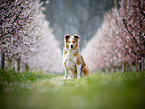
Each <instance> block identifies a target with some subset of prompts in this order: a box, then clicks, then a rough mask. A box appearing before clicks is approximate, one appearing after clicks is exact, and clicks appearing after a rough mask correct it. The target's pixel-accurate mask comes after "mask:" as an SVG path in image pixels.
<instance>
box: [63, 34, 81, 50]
mask: <svg viewBox="0 0 145 109" xmlns="http://www.w3.org/2000/svg"><path fill="white" fill-rule="evenodd" d="M64 43H65V47H66V48H67V49H68V50H75V49H76V48H77V47H78V46H79V36H78V35H77V34H75V35H73V36H70V35H69V34H67V35H65V36H64Z"/></svg>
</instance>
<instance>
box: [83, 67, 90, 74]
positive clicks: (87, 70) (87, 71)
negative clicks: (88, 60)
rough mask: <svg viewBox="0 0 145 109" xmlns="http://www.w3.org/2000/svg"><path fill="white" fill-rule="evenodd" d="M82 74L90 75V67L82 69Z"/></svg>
mask: <svg viewBox="0 0 145 109" xmlns="http://www.w3.org/2000/svg"><path fill="white" fill-rule="evenodd" d="M82 72H83V73H84V76H88V75H89V73H90V69H89V67H87V66H84V67H83V68H82Z"/></svg>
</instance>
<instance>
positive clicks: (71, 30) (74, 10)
mask: <svg viewBox="0 0 145 109" xmlns="http://www.w3.org/2000/svg"><path fill="white" fill-rule="evenodd" d="M115 2H117V0H116V1H114V0H83V1H82V0H49V4H47V5H45V7H46V11H45V14H46V19H47V20H48V21H49V22H50V25H49V26H50V28H53V30H54V31H53V33H54V35H55V37H56V38H57V40H59V41H60V43H61V47H62V46H63V36H64V35H65V34H71V35H73V34H78V35H80V37H81V40H80V47H85V45H86V43H87V41H88V40H89V39H90V38H91V37H93V36H94V34H95V33H96V31H97V29H98V28H99V27H100V26H101V24H102V22H103V15H104V14H105V12H107V11H109V10H110V9H111V8H112V7H114V3H115Z"/></svg>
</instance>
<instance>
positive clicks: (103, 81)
mask: <svg viewBox="0 0 145 109" xmlns="http://www.w3.org/2000/svg"><path fill="white" fill-rule="evenodd" d="M144 106H145V72H140V73H108V74H107V73H97V74H93V75H90V76H89V77H84V78H81V79H79V80H77V79H75V80H63V76H60V75H50V74H43V73H40V72H25V73H15V72H2V71H1V72H0V108H1V109H3V108H8V109H30V108H31V109H132V108H134V109H135V108H136V109H139V108H143V107H144Z"/></svg>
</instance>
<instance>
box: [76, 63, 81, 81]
mask: <svg viewBox="0 0 145 109" xmlns="http://www.w3.org/2000/svg"><path fill="white" fill-rule="evenodd" d="M80 77H81V64H80V65H77V79H80Z"/></svg>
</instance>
